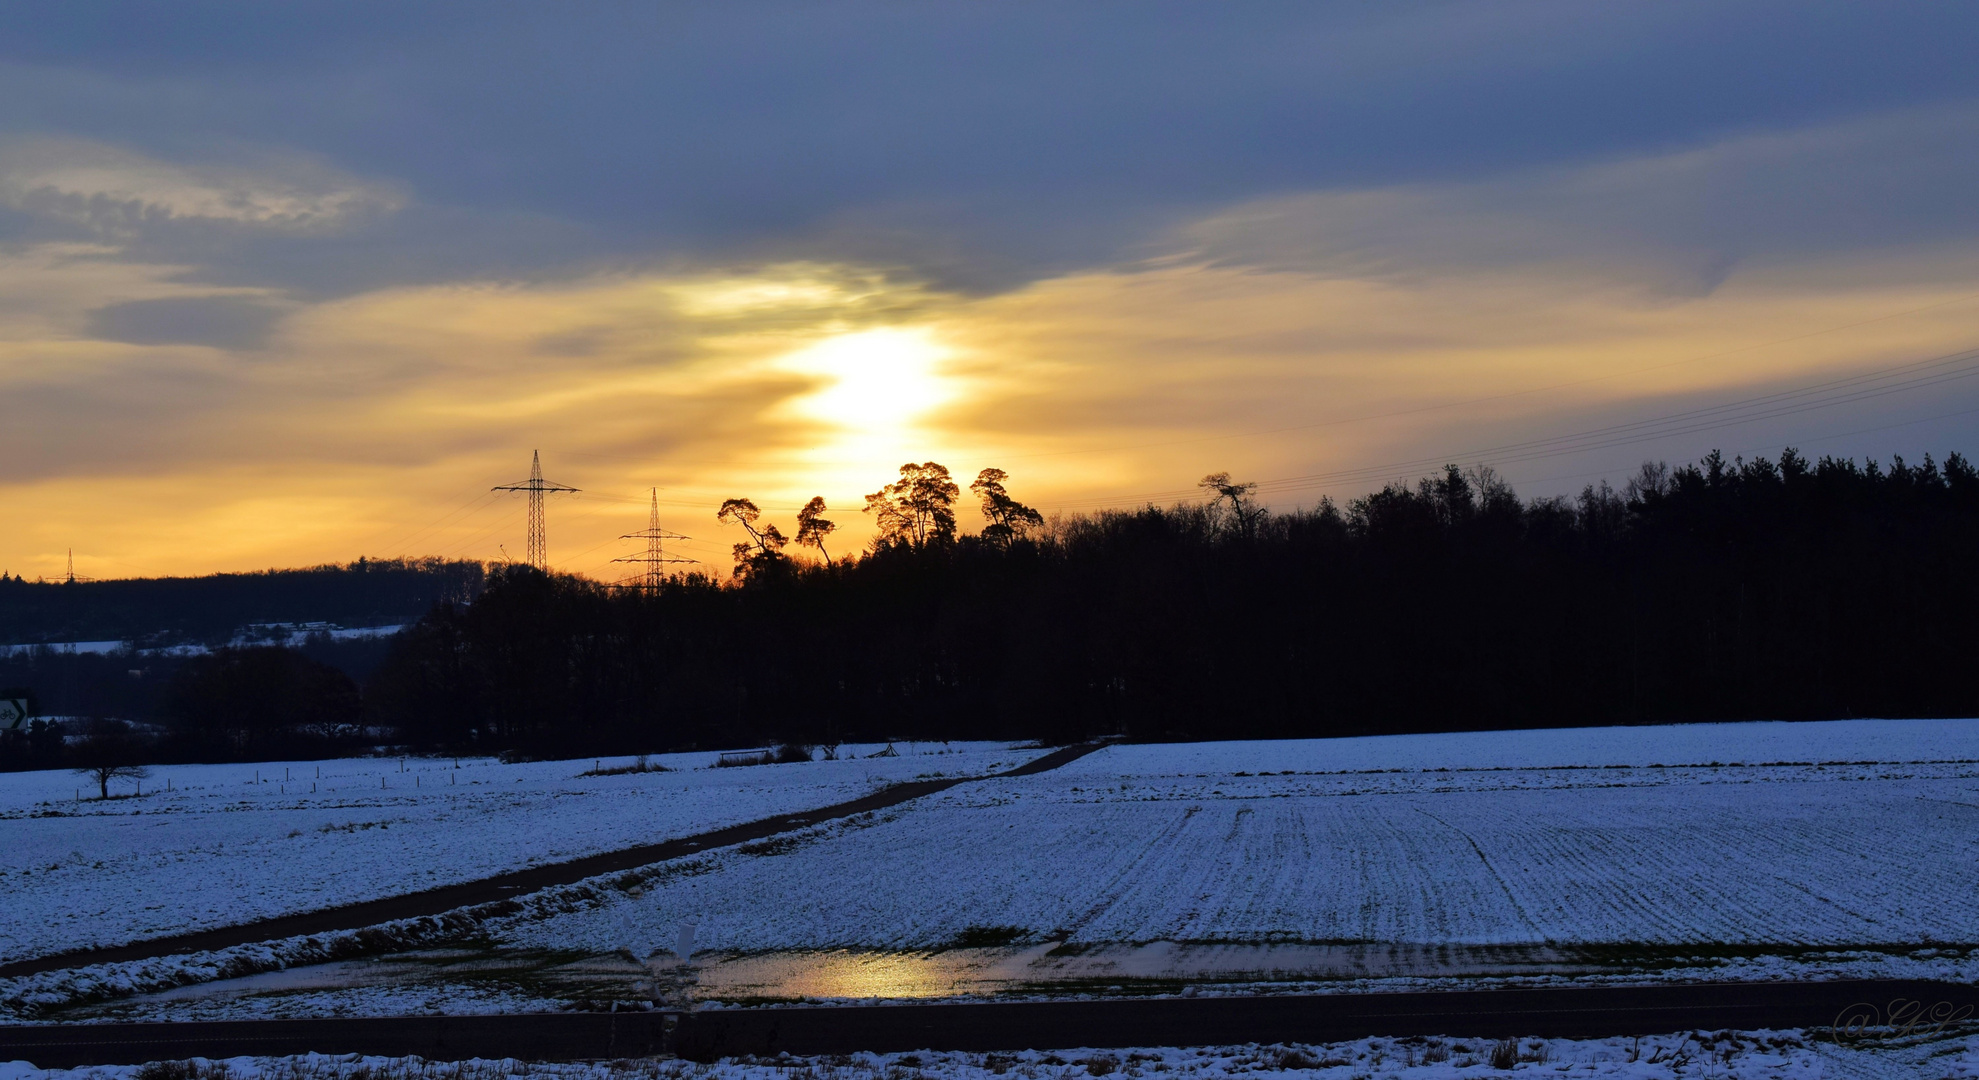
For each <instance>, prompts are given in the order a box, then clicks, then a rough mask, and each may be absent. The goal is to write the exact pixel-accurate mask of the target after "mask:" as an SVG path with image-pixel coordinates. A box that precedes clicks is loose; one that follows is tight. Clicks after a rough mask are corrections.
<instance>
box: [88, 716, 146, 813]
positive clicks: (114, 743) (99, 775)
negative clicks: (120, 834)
mask: <svg viewBox="0 0 1979 1080" xmlns="http://www.w3.org/2000/svg"><path fill="white" fill-rule="evenodd" d="M142 752H143V748H142V747H140V746H138V744H137V740H135V739H133V738H131V736H130V732H129V731H128V730H126V729H125V728H124V727H123V725H121V724H117V723H116V722H115V721H109V722H104V721H97V722H95V723H94V724H93V725H92V728H91V730H90V731H89V732H88V733H87V734H85V735H84V736H83V737H82V739H81V740H80V741H79V742H77V743H76V745H75V746H74V748H73V749H72V750H71V752H70V756H71V757H72V758H73V759H74V761H75V763H76V768H75V772H76V775H78V776H87V777H89V778H90V779H92V780H94V781H96V791H97V795H98V797H99V798H104V799H107V798H109V797H110V781H112V780H142V779H144V778H145V777H147V776H150V775H151V770H150V769H147V768H145V767H144V766H143V765H140V764H138V760H139V757H140V755H141V754H142Z"/></svg>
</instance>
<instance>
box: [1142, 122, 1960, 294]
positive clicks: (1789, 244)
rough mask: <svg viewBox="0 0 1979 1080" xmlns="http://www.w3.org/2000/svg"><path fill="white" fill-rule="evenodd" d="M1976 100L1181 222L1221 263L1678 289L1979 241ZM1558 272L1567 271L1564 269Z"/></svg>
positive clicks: (1321, 194)
mask: <svg viewBox="0 0 1979 1080" xmlns="http://www.w3.org/2000/svg"><path fill="white" fill-rule="evenodd" d="M1975 186H1979V106H1975V105H1970V104H1962V105H1959V106H1956V107H1939V108H1931V109H1923V110H1914V111H1903V112H1898V113H1894V114H1881V115H1876V116H1869V117H1858V118H1854V119H1851V120H1849V121H1847V122H1844V123H1838V124H1832V125H1825V126H1820V127H1813V128H1807V129H1802V130H1796V131H1791V132H1764V133H1754V134H1747V135H1743V136H1740V137H1737V138H1727V139H1723V140H1720V141H1718V142H1715V143H1713V144H1711V145H1709V146H1704V147H1697V148H1689V149H1682V150H1677V151H1673V152H1668V153H1661V154H1656V155H1644V156H1635V157H1628V158H1623V159H1618V160H1610V161H1600V162H1594V163H1585V164H1577V165H1573V166H1569V167H1550V168H1546V169H1540V170H1527V171H1521V172H1516V173H1511V174H1504V175H1496V176H1488V177H1480V178H1475V179H1472V180H1468V181H1465V182H1451V183H1440V184H1407V185H1400V186H1394V187H1384V188H1372V189H1365V190H1356V191H1317V192H1306V193H1300V194H1296V195H1284V196H1277V197H1273V198H1268V199H1260V200H1253V201H1250V202H1245V203H1241V204H1238V205H1235V206H1231V207H1228V208H1225V209H1222V210H1220V211H1218V212H1216V213H1214V214H1211V215H1209V216H1208V217H1206V218H1205V219H1203V220H1200V221H1197V222H1193V223H1191V224H1189V225H1188V226H1186V227H1184V228H1182V229H1180V230H1177V238H1176V241H1175V243H1176V245H1177V246H1178V247H1183V248H1186V249H1190V250H1191V251H1192V257H1196V258H1201V259H1204V260H1206V261H1209V262H1212V263H1216V264H1219V265H1230V266H1249V267H1256V268H1261V269H1276V270H1298V271H1302V272H1308V273H1315V274H1324V275H1329V276H1339V277H1351V278H1362V279H1395V280H1400V279H1409V278H1418V277H1424V276H1431V275H1436V274H1439V273H1452V272H1458V273H1461V272H1472V271H1476V270H1478V269H1481V268H1496V269H1500V270H1504V269H1511V268H1532V267H1540V266H1553V267H1561V268H1564V267H1573V268H1575V271H1576V272H1577V273H1579V274H1584V275H1589V277H1588V278H1587V279H1586V280H1587V283H1588V284H1590V285H1593V284H1597V283H1598V284H1601V285H1605V284H1612V283H1618V282H1627V283H1631V284H1633V285H1635V286H1638V287H1640V288H1642V289H1643V290H1645V291H1646V292H1648V293H1652V294H1657V295H1662V296H1666V297H1695V296H1701V295H1708V294H1709V293H1710V292H1711V291H1713V290H1714V289H1716V288H1718V287H1719V286H1720V285H1722V284H1723V283H1724V282H1725V281H1726V280H1727V279H1728V278H1729V277H1731V276H1732V275H1733V274H1735V273H1737V272H1738V271H1739V269H1740V268H1741V267H1742V266H1778V265H1783V264H1791V263H1795V262H1807V261H1812V260H1816V259H1820V258H1825V257H1829V256H1833V255H1861V254H1864V253H1867V252H1872V251H1879V250H1881V251H1898V250H1906V249H1918V248H1931V249H1938V250H1946V249H1950V248H1956V247H1964V248H1967V249H1969V248H1970V247H1971V246H1972V245H1973V244H1974V243H1975V241H1979V204H1975V203H1974V202H1973V200H1972V199H1971V198H1970V197H1969V192H1970V191H1971V190H1972V189H1973V188H1974V187H1975ZM1562 276H1563V277H1565V276H1567V275H1564V274H1563V275H1562Z"/></svg>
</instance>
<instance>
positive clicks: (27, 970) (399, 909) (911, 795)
mask: <svg viewBox="0 0 1979 1080" xmlns="http://www.w3.org/2000/svg"><path fill="white" fill-rule="evenodd" d="M1102 745H1104V744H1102V743H1081V744H1078V745H1075V746H1068V747H1065V748H1063V749H1060V750H1054V751H1052V752H1051V753H1049V754H1046V755H1044V756H1042V757H1040V758H1038V759H1036V760H1035V761H1031V762H1027V763H1026V764H1023V765H1020V766H1018V767H1017V768H1014V769H1011V770H1009V771H1008V772H1001V773H995V774H993V776H996V777H1009V776H1031V775H1033V774H1036V773H1041V772H1048V771H1050V770H1052V769H1056V768H1058V767H1059V766H1061V765H1064V764H1066V763H1067V762H1070V761H1074V760H1077V759H1078V758H1081V757H1084V756H1085V755H1087V754H1090V753H1092V752H1093V751H1094V750H1097V749H1099V748H1100V747H1101V746H1102ZM990 778H991V777H980V776H963V777H956V778H953V779H944V780H911V781H908V782H907V783H904V784H894V785H892V786H890V787H886V788H882V789H881V790H879V791H876V792H873V793H872V794H871V795H865V796H861V797H860V798H857V799H853V800H851V801H849V802H842V803H836V804H834V805H831V806H825V807H820V808H818V809H816V810H806V811H802V812H800V813H795V814H778V815H777V816H775V817H769V818H763V819H761V820H758V821H750V822H745V823H743V824H741V825H731V826H729V827H727V828H725V829H716V830H714V831H712V832H704V833H697V834H695V835H693V836H684V837H681V838H679V839H675V840H666V841H662V842H660V843H657V844H642V845H640V846H638V847H630V848H622V849H620V850H618V851H607V852H604V853H602V854H599V855H587V856H585V857H584V858H581V859H572V860H570V861H569V862H560V863H552V864H550V865H548V866H535V867H531V868H529V869H527V870H515V871H511V872H509V873H506V874H497V875H495V876H494V877H488V878H482V879H480V880H478V881H467V882H462V883H461V884H458V885H447V886H444V887H442V888H438V889H427V890H424V891H422V892H415V893H407V894H405V895H403V896H388V897H385V898H384V899H381V900H367V901H365V902H363V903H358V904H345V905H343V906H340V907H333V908H324V909H322V910H320V911H310V912H304V913H302V914H299V915H283V916H279V917H277V918H273V919H263V920H260V921H258V922H251V923H242V924H240V925H238V926H223V927H220V928H218V929H214V930H200V931H196V932H194V933H190V934H174V935H172V936H170V937H160V938H149V939H146V940H144V941H137V942H133V943H131V944H129V945H116V946H111V947H108V948H101V949H81V950H77V951H74V952H65V953H56V954H53V955H50V956H39V957H35V958H33V959H29V960H16V961H14V962H12V963H8V964H0V977H10V976H18V975H34V974H38V973H40V972H44V971H61V970H63V969H65V968H75V967H84V966H87V965H90V964H113V963H121V962H124V961H129V960H146V959H150V958H152V957H157V956H174V955H177V954H181V953H192V952H205V951H209V950H213V949H228V948H232V947H234V946H236V945H250V944H253V943H255V942H258V941H275V940H279V939H281V938H287V937H297V936H301V935H305V934H328V933H335V932H337V931H341V930H358V929H362V928H364V927H366V926H375V925H377V924H379V923H384V922H392V921H394V920H397V919H416V918H420V917H422V916H428V915H439V914H442V913H444V912H448V911H452V910H454V909H455V908H462V907H472V906H474V905H476V904H487V903H493V902H496V901H499V900H511V899H514V898H516V897H518V896H526V895H528V894H529V893H532V892H536V891H538V890H540V889H547V888H551V887H554V886H557V885H570V884H574V883H576V882H579V881H582V880H584V879H585V878H589V877H595V876H597V875H599V874H609V873H613V872H616V871H624V870H634V869H637V868H639V867H641V866H649V865H651V864H653V863H656V862H664V861H666V860H668V859H678V858H680V857H682V856H684V855H694V854H698V853H700V852H703V851H710V850H713V849H715V848H722V847H728V846H730V845H733V844H743V843H748V842H749V841H751V840H762V839H765V838H767V837H771V836H775V835H777V834H778V833H785V832H792V831H794V830H797V829H805V828H809V827H811V826H813V825H817V824H819V823H821V822H826V821H832V820H835V819H837V818H843V817H851V816H853V815H854V814H864V813H868V812H870V811H873V810H884V809H886V808H887V807H890V806H898V805H900V804H901V803H904V802H909V801H911V800H914V799H918V798H921V797H923V796H926V795H932V794H934V793H936V792H938V791H946V790H948V789H949V788H952V787H955V786H956V785H958V784H966V783H970V782H972V781H975V780H983V779H990Z"/></svg>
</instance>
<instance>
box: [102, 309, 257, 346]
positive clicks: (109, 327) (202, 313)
mask: <svg viewBox="0 0 1979 1080" xmlns="http://www.w3.org/2000/svg"><path fill="white" fill-rule="evenodd" d="M284 314H285V312H284V311H283V310H282V309H281V308H278V307H275V306H273V305H270V304H266V303H263V302H261V301H258V300H253V299H249V298H246V297H238V296H199V297H175V298H172V299H166V300H133V301H131V302H129V303H124V304H111V305H110V306H108V307H101V308H97V309H96V310H95V311H92V312H90V313H89V325H88V328H87V333H88V334H89V336H90V337H92V338H96V339H97V340H100V341H121V342H124V343H126V344H130V345H208V346H211V347H213V348H216V349H258V348H260V347H261V346H262V345H264V344H266V343H267V341H268V337H269V335H270V334H271V333H273V332H274V329H275V324H276V323H278V322H280V321H281V318H282V316H283V315H284Z"/></svg>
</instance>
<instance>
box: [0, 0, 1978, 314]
mask: <svg viewBox="0 0 1979 1080" xmlns="http://www.w3.org/2000/svg"><path fill="white" fill-rule="evenodd" d="M1975 45H1979V10H1975V9H1973V8H1971V7H1970V6H1965V5H1929V6H1926V5H1919V6H1910V7H1890V6H1886V5H1860V4H1847V3H1838V4H1784V3H1772V2H1757V3H1730V2H1718V3H1690V4H1684V3H1674V4H1610V5H1580V6H1572V5H1565V6H1563V5H1532V6H1522V7H1519V6H1502V5H1501V6H1492V7H1488V8H1486V7H1479V6H1475V5H1464V4H1455V5H1444V4H1394V5H1381V6H1366V5H1326V4H1315V3H1306V2H1298V3H1251V4H1242V5H1204V4H1160V3H1147V4H1131V5H1130V4H1124V3H1104V2H1101V3H1090V4H1078V5H1064V4H1043V3H1037V4H1023V3H1018V4H1000V5H969V4H954V3H929V4H919V5H899V4H891V3H885V4H881V3H870V4H869V3H838V4H829V5H818V4H797V3H791V4H775V3H757V4H726V5H695V4H673V5H660V4H654V5H624V4H608V3H592V4H559V5H533V4H519V3H518V4H486V5H472V6H448V5H419V6H416V7H411V8H409V7H407V6H405V5H401V4H366V3H357V2H350V3H337V4H306V3H303V4H284V5H257V4H239V5H234V4H200V3H185V4H172V5H150V4H138V3H126V4H90V3H77V4H63V5H49V6H45V7H43V8H40V9H37V10H36V11H35V12H34V13H33V14H32V15H31V16H24V17H22V18H19V19H10V20H7V26H6V27H4V28H0V65H4V66H3V67H0V130H14V131H35V132H50V131H54V132H61V133H64V134H69V135H76V136H82V137H88V138H93V139H99V140H102V141H105V142H109V143H113V144H116V145H120V146H128V147H132V148H135V149H137V150H141V151H143V152H145V153H148V154H151V155H154V156H156V157H158V158H161V159H164V160H172V161H190V160H201V159H204V158H206V157H209V156H212V155H224V154H226V153H229V152H231V149H230V148H238V147H239V146H244V145H245V146H264V147H268V146H272V147H283V148H291V149H295V150H298V151H301V152H306V153H310V154H315V155H320V156H321V157H322V158H323V159H324V160H326V161H330V162H333V163H335V165H336V166H337V167H339V168H342V169H346V170H349V171H350V172H352V173H354V174H357V175H363V176H367V177H376V178H382V179H385V180H389V181H393V182H402V183H404V184H405V185H407V189H408V190H410V191H412V192H414V193H415V201H414V202H413V203H412V204H411V205H410V206H409V207H408V209H406V210H405V211H403V212H402V213H401V214H400V215H398V217H399V222H398V227H392V228H385V227H380V228H373V229H369V230H363V231H361V233H360V237H361V239H355V240H351V241H347V244H348V245H349V246H348V247H346V248H345V249H342V250H339V249H336V248H335V246H334V245H333V244H330V243H329V242H328V241H324V240H322V239H321V238H306V237H287V238H283V239H282V240H280V241H279V242H275V241H270V242H267V243H256V242H247V241H241V242H236V243H232V244H228V245H221V246H218V247H216V248H212V249H208V250H204V251H202V252H201V253H200V254H201V255H202V261H197V262H196V265H199V266H203V267H207V268H208V271H207V272H209V273H211V274H213V275H216V276H219V277H227V278H231V279H236V280H238V279H243V278H252V277H254V276H255V275H257V274H260V275H263V276H266V277H269V278H274V279H278V280H279V281H280V282H282V283H284V284H290V285H294V286H296V287H300V288H316V289H327V290H332V291H337V290H351V289H357V288H363V287H366V286H367V285H375V284H379V283H391V282H402V281H406V280H418V279H429V280H430V279H440V278H445V277H449V276H461V275H497V276H507V275H518V274H519V275H528V274H532V273H555V272H559V271H560V270H561V269H562V268H567V267H570V266H573V265H589V264H595V263H597V262H600V261H611V260H626V259H654V258H688V259H696V260H704V259H705V260H728V259H734V258H738V257H765V258H789V257H813V258H851V257H857V258H860V259H862V260H865V261H868V262H872V263H876V264H879V265H889V266H898V267H899V268H900V269H901V270H902V272H903V273H908V274H916V275H920V276H925V277H928V278H931V279H933V280H936V281H937V282H939V283H942V284H944V285H948V286H952V287H959V288H965V289H970V290H977V291H980V290H989V289H997V288H1002V287H1005V286H1007V285H1010V284H1015V283H1019V282H1022V281H1026V280H1030V279H1033V278H1036V277H1039V276H1043V275H1047V274H1050V273H1054V272H1059V271H1062V270H1065V269H1068V268H1073V267H1080V266H1089V265H1094V264H1097V263H1104V262H1106V261H1109V260H1114V259H1119V258H1123V257H1131V256H1132V255H1134V254H1135V253H1137V252H1138V251H1139V250H1140V246H1139V245H1141V244H1143V243H1144V242H1145V241H1146V239H1147V238H1148V236H1150V235H1152V234H1158V233H1159V232H1161V231H1162V230H1163V229H1164V228H1167V227H1170V226H1173V225H1174V224H1177V223H1179V222H1183V221H1186V220H1189V219H1191V218H1193V217H1196V216H1200V215H1202V214H1203V213H1205V212H1207V211H1208V210H1210V209H1213V208H1215V207H1218V206H1222V205H1227V204H1230V203H1234V202H1241V201H1245V200H1249V199H1256V198H1260V197H1266V196H1271V195H1276V194H1282V193H1286V192H1295V191H1314V190H1346V189H1354V188H1369V187H1382V186H1393V185H1406V184H1418V183H1435V184H1448V183H1456V182H1460V181H1470V180H1474V179H1477V178H1479V177H1482V176H1488V175H1492V174H1499V173H1506V172H1519V171H1522V170H1531V169H1535V168H1549V167H1560V166H1565V165H1570V164H1575V163H1587V162H1591V161H1600V160H1611V159H1617V158H1626V157H1634V156H1653V155H1657V154H1666V153H1669V152H1670V151H1672V150H1677V149H1682V148H1686V147H1695V146H1703V145H1709V144H1712V143H1714V142H1716V141H1720V140H1723V139H1725V138H1727V137H1732V136H1742V135H1749V134H1751V133H1754V132H1765V131H1787V130H1794V129H1799V128H1803V127H1808V126H1819V125H1823V124H1831V123H1835V122H1838V121H1840V120H1844V119H1846V118H1848V117H1851V116H1858V115H1863V114H1867V113H1874V112H1877V111H1882V110H1902V109H1910V108H1917V107H1923V106H1929V105H1933V104H1939V103H1944V102H1951V101H1964V100H1970V99H1974V98H1979V65H1974V64H1972V63H1971V62H1970V56H1971V54H1972V52H1973V50H1974V46H1975ZM1875 167H1877V166H1876V165H1875V163H1868V164H1867V165H1866V166H1865V168H1871V169H1873V168H1875ZM1836 179H1837V182H1839V183H1844V184H1845V183H1847V182H1848V181H1849V179H1850V178H1849V177H1846V176H1843V177H1838V178H1836ZM1895 179H1896V183H1895V185H1894V186H1897V187H1901V186H1903V182H1904V181H1905V180H1906V179H1908V178H1906V177H1897V178H1895ZM1810 182H1812V181H1810ZM1922 182H1924V183H1926V184H1927V185H1928V184H1935V183H1937V182H1938V181H1936V180H1933V179H1931V178H1923V180H1922ZM1783 205H1784V206H1785V207H1787V208H1791V207H1792V206H1793V205H1794V204H1793V202H1792V201H1791V200H1788V201H1787V202H1786V203H1785V204H1783ZM1683 212H1684V211H1683V209H1682V208H1680V207H1679V208H1674V209H1672V210H1671V213H1673V214H1677V215H1681V214H1682V213H1683ZM1893 214H1894V215H1896V216H1901V214H1902V212H1901V210H1900V209H1899V210H1891V209H1889V208H1887V207H1885V208H1884V209H1883V210H1881V211H1879V212H1878V214H1877V215H1871V216H1869V217H1868V218H1866V219H1865V221H1864V223H1863V225H1862V229H1861V231H1863V232H1866V233H1869V234H1872V235H1870V236H1869V237H1868V239H1869V240H1871V241H1872V242H1873V241H1874V239H1875V235H1873V234H1875V232H1876V230H1877V228H1879V227H1880V224H1881V223H1882V222H1883V221H1884V220H1886V219H1887V218H1889V217H1890V216H1892V215H1893ZM1774 216H1778V215H1777V214H1776V215H1774ZM1920 220H1921V217H1920ZM517 222H527V223H534V224H533V225H531V227H529V228H525V229H521V230H519V231H511V230H509V229H505V228H504V227H503V226H504V224H513V223H517ZM1831 224H1834V223H1831ZM1791 225H1792V223H1789V227H1791ZM1848 225H1849V223H1847V222H1843V223H1840V224H1839V227H1842V228H1846V227H1848ZM195 246H197V245H196V244H195ZM324 246H328V247H330V248H331V249H332V252H333V255H332V257H331V258H330V259H328V260H327V261H324V262H317V261H315V260H312V259H310V258H308V257H306V256H301V255H298V254H297V253H298V252H303V251H310V250H313V249H316V248H318V247H324Z"/></svg>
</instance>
